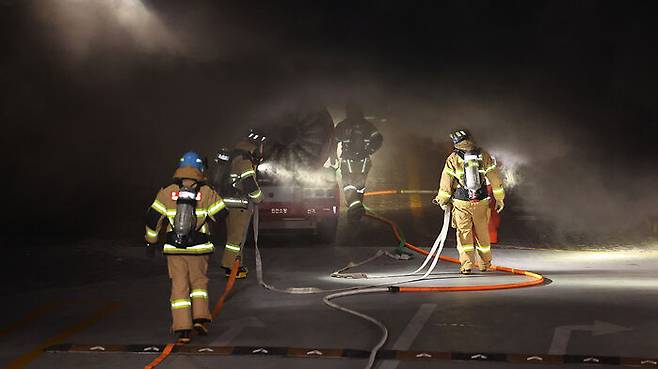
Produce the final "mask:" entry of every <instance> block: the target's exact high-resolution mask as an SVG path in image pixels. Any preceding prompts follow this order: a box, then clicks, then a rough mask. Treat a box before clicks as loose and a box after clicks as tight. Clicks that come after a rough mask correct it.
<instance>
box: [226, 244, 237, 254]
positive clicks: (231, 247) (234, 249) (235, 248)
mask: <svg viewBox="0 0 658 369" xmlns="http://www.w3.org/2000/svg"><path fill="white" fill-rule="evenodd" d="M226 248H227V249H229V250H232V251H235V252H239V251H240V246H239V245H233V244H230V243H227V244H226Z"/></svg>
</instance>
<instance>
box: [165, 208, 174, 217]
mask: <svg viewBox="0 0 658 369" xmlns="http://www.w3.org/2000/svg"><path fill="white" fill-rule="evenodd" d="M166 215H167V216H168V217H175V216H176V209H167V214H166Z"/></svg>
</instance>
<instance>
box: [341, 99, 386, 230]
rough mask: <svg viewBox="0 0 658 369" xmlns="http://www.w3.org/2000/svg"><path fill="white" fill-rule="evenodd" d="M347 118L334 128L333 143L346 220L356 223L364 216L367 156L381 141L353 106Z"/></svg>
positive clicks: (347, 113)
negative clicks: (338, 148)
mask: <svg viewBox="0 0 658 369" xmlns="http://www.w3.org/2000/svg"><path fill="white" fill-rule="evenodd" d="M346 115H347V117H346V118H345V120H343V121H342V122H340V123H338V125H337V126H336V140H337V141H338V143H340V144H341V157H340V173H341V177H342V182H343V193H344V195H345V203H346V205H347V217H348V219H349V220H351V221H356V220H359V219H360V218H361V216H362V215H363V214H364V213H365V210H364V207H363V193H364V192H365V189H366V178H367V177H368V172H369V171H370V168H371V167H372V161H371V159H370V155H372V154H374V153H375V152H376V151H377V150H379V148H380V147H381V146H382V143H383V140H384V139H383V137H382V135H381V134H380V133H379V131H378V130H377V128H376V127H375V126H374V125H373V124H372V123H370V122H369V121H368V120H366V119H365V117H364V116H363V112H362V110H361V108H360V107H359V106H358V105H356V104H355V103H353V102H349V103H348V104H347V106H346Z"/></svg>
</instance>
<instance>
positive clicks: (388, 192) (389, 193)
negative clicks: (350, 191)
mask: <svg viewBox="0 0 658 369" xmlns="http://www.w3.org/2000/svg"><path fill="white" fill-rule="evenodd" d="M398 192H399V191H397V190H386V191H372V192H366V193H364V194H363V196H366V197H367V196H384V195H396V194H398Z"/></svg>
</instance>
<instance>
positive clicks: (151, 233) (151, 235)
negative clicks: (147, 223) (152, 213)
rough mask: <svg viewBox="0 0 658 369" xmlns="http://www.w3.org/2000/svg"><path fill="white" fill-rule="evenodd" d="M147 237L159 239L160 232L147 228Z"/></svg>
mask: <svg viewBox="0 0 658 369" xmlns="http://www.w3.org/2000/svg"><path fill="white" fill-rule="evenodd" d="M146 236H148V237H151V238H154V237H158V232H156V231H154V230H152V229H151V228H149V227H146Z"/></svg>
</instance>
